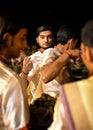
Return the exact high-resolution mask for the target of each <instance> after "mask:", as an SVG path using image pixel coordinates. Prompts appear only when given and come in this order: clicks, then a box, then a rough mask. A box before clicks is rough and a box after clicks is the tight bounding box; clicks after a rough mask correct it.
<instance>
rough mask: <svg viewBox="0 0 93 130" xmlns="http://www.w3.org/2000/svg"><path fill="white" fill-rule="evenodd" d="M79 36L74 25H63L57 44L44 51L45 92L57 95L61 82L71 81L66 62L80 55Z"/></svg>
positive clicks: (42, 74)
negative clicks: (77, 45)
mask: <svg viewBox="0 0 93 130" xmlns="http://www.w3.org/2000/svg"><path fill="white" fill-rule="evenodd" d="M78 40H79V37H78V33H76V30H74V28H73V27H72V26H69V25H63V26H61V27H60V28H59V30H58V32H57V46H55V47H54V48H49V49H47V50H45V51H44V54H43V57H42V60H41V80H42V89H43V92H44V93H46V94H49V95H51V96H53V97H57V95H58V93H59V89H58V87H59V86H60V84H63V83H66V82H69V81H70V75H69V73H68V71H67V67H66V64H67V63H68V61H69V60H70V59H76V58H78V57H79V54H80V51H79V49H75V48H76V44H77V43H78Z"/></svg>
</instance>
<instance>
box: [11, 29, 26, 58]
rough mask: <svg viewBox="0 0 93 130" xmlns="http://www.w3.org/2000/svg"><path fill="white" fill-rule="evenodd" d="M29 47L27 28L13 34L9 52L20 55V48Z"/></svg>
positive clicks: (13, 55) (12, 54) (14, 55)
mask: <svg viewBox="0 0 93 130" xmlns="http://www.w3.org/2000/svg"><path fill="white" fill-rule="evenodd" d="M27 47H28V43H27V29H26V28H24V29H20V30H19V32H18V33H17V34H16V35H14V36H12V39H11V46H10V47H9V52H10V54H11V57H19V55H20V50H23V49H24V48H27Z"/></svg>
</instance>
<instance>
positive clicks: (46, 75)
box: [41, 53, 69, 83]
mask: <svg viewBox="0 0 93 130" xmlns="http://www.w3.org/2000/svg"><path fill="white" fill-rule="evenodd" d="M68 59H69V55H68V53H64V54H62V55H61V56H60V57H59V58H58V59H57V60H56V61H54V62H52V63H51V64H49V65H46V66H44V67H43V68H42V69H41V79H42V81H43V82H44V83H47V82H49V81H51V80H53V79H54V78H55V77H56V76H57V75H58V74H59V72H60V71H61V69H62V68H63V66H64V64H65V63H66V62H67V61H68Z"/></svg>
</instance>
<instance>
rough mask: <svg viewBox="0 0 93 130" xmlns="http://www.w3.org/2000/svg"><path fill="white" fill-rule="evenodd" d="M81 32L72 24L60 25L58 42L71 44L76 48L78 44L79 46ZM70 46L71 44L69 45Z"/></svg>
mask: <svg viewBox="0 0 93 130" xmlns="http://www.w3.org/2000/svg"><path fill="white" fill-rule="evenodd" d="M79 40H80V37H79V33H78V32H77V30H76V29H75V28H74V27H72V26H71V25H67V24H64V25H62V26H60V27H59V29H58V31H57V44H62V45H66V44H69V43H70V44H71V45H72V47H71V48H75V47H76V46H79V45H77V44H79ZM68 46H69V45H68Z"/></svg>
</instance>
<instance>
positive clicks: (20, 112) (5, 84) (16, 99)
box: [0, 62, 30, 130]
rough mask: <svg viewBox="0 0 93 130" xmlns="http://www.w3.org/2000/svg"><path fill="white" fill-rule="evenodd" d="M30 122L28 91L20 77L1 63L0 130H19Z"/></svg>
mask: <svg viewBox="0 0 93 130" xmlns="http://www.w3.org/2000/svg"><path fill="white" fill-rule="evenodd" d="M29 120H30V113H29V106H28V102H27V95H26V90H25V88H23V86H22V85H21V82H20V79H19V76H18V75H17V74H16V73H15V72H14V71H13V70H11V69H10V68H8V67H7V66H6V65H5V64H3V63H2V62H0V130H18V129H20V128H22V127H24V126H26V125H27V124H28V123H29Z"/></svg>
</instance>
